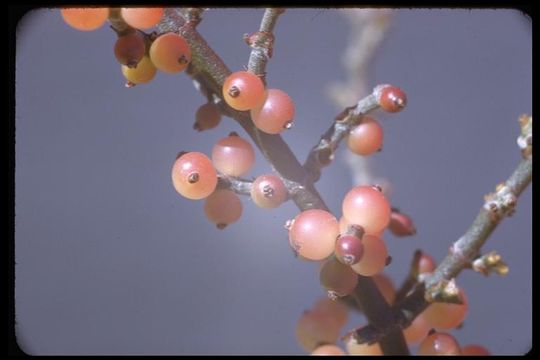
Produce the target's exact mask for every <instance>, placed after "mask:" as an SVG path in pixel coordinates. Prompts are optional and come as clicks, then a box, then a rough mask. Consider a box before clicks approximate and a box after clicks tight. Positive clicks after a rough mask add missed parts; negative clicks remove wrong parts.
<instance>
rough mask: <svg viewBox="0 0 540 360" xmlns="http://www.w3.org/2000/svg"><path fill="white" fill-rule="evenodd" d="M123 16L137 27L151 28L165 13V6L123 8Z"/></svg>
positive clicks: (128, 22) (129, 23)
mask: <svg viewBox="0 0 540 360" xmlns="http://www.w3.org/2000/svg"><path fill="white" fill-rule="evenodd" d="M120 13H121V14H122V18H123V19H124V21H125V22H126V23H127V24H128V25H129V26H132V27H134V28H136V29H141V30H143V29H150V28H153V27H154V26H156V25H157V24H158V23H159V21H160V20H161V16H162V15H163V8H157V7H156V8H122V10H121V11H120Z"/></svg>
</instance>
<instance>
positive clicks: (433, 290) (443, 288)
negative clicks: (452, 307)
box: [424, 278, 463, 304]
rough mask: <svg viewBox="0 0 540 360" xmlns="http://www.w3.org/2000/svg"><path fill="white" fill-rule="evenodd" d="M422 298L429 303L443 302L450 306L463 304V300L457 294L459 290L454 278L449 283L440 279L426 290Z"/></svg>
mask: <svg viewBox="0 0 540 360" xmlns="http://www.w3.org/2000/svg"><path fill="white" fill-rule="evenodd" d="M424 298H425V300H426V301H427V302H429V303H433V302H445V303H451V304H463V300H462V299H461V296H460V294H459V288H458V287H457V285H456V280H455V279H454V278H453V279H451V280H450V281H448V280H446V279H442V280H441V281H439V282H438V283H436V284H435V285H433V286H431V287H430V288H428V289H426V292H425V294H424Z"/></svg>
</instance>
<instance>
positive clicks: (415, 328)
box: [403, 313, 431, 345]
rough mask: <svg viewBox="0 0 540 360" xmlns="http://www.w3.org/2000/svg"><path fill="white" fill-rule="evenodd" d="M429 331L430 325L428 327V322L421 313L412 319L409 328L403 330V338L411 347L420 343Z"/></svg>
mask: <svg viewBox="0 0 540 360" xmlns="http://www.w3.org/2000/svg"><path fill="white" fill-rule="evenodd" d="M430 330H431V325H429V322H428V321H427V320H426V319H425V317H424V315H423V313H422V314H420V315H418V316H417V317H416V318H414V320H413V321H412V323H411V325H409V327H407V328H406V329H404V330H403V336H405V340H406V341H407V344H409V345H413V344H417V343H418V342H420V341H422V340H423V339H424V338H425V337H426V336H427V335H428V333H429V331H430Z"/></svg>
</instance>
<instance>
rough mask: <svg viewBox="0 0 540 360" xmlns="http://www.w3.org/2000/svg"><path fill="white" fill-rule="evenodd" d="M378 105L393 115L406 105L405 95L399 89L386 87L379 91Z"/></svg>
mask: <svg viewBox="0 0 540 360" xmlns="http://www.w3.org/2000/svg"><path fill="white" fill-rule="evenodd" d="M379 104H380V105H381V108H382V109H383V110H386V111H388V112H392V113H395V112H398V111H401V110H403V108H404V107H405V105H407V95H405V93H404V92H403V90H401V89H400V88H398V87H395V86H391V85H387V86H385V87H384V88H383V89H382V90H381V97H380V99H379Z"/></svg>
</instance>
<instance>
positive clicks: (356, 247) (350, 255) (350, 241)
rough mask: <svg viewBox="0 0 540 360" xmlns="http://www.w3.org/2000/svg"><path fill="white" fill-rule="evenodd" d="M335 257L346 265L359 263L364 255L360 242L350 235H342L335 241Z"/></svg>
mask: <svg viewBox="0 0 540 360" xmlns="http://www.w3.org/2000/svg"><path fill="white" fill-rule="evenodd" d="M335 252H336V257H337V258H338V260H339V261H341V262H342V263H344V264H347V265H353V264H356V263H357V262H359V261H360V259H361V258H362V255H363V254H364V245H362V240H361V239H360V238H358V237H356V236H352V235H342V236H340V237H339V238H338V239H337V241H336V249H335Z"/></svg>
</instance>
